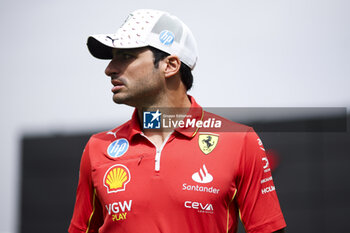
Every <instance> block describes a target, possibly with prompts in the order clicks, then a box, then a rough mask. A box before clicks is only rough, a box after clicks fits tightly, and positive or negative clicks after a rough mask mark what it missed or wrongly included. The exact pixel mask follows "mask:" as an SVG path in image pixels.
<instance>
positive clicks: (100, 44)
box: [87, 35, 114, 59]
mask: <svg viewBox="0 0 350 233" xmlns="http://www.w3.org/2000/svg"><path fill="white" fill-rule="evenodd" d="M107 36H108V35H103V36H102V35H94V36H89V38H88V40H87V46H88V49H89V51H90V53H91V55H92V56H94V57H96V58H98V59H112V58H113V53H112V49H113V48H114V46H113V41H112V40H110V41H108V40H106V38H107Z"/></svg>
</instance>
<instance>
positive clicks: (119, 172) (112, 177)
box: [103, 164, 131, 193]
mask: <svg viewBox="0 0 350 233" xmlns="http://www.w3.org/2000/svg"><path fill="white" fill-rule="evenodd" d="M130 179H131V176H130V171H129V169H128V168H127V167H125V166H124V165H122V164H116V165H113V166H112V167H110V168H109V169H108V170H107V171H106V174H105V176H104V177H103V185H104V186H105V187H106V188H107V193H117V192H121V191H125V187H126V185H127V183H129V182H130Z"/></svg>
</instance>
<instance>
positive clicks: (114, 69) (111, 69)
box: [105, 59, 120, 77]
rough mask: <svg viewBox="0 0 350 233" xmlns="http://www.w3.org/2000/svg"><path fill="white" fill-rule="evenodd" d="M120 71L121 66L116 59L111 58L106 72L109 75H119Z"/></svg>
mask: <svg viewBox="0 0 350 233" xmlns="http://www.w3.org/2000/svg"><path fill="white" fill-rule="evenodd" d="M119 73H120V68H119V65H118V63H117V62H116V60H114V59H113V60H111V61H110V62H109V64H108V65H107V67H106V70H105V74H106V75H107V76H109V77H111V76H112V75H118V74H119Z"/></svg>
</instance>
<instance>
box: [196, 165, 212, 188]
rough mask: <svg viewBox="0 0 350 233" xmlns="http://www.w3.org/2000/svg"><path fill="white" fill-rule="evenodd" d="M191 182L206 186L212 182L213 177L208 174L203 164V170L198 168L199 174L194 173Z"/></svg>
mask: <svg viewBox="0 0 350 233" xmlns="http://www.w3.org/2000/svg"><path fill="white" fill-rule="evenodd" d="M192 180H194V181H196V182H197V183H201V184H206V183H210V182H212V181H213V176H212V175H210V174H209V172H208V170H207V168H206V167H205V164H203V169H202V168H200V169H199V172H196V173H194V174H193V175H192Z"/></svg>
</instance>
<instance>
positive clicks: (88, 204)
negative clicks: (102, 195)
mask: <svg viewBox="0 0 350 233" xmlns="http://www.w3.org/2000/svg"><path fill="white" fill-rule="evenodd" d="M90 144H91V140H90V141H89V142H88V144H87V145H86V147H85V150H84V152H83V155H82V158H81V162H80V171H79V183H78V188H77V193H76V201H75V206H74V212H73V217H72V220H71V223H70V226H69V229H68V232H69V233H81V232H98V228H99V227H100V226H101V225H102V224H103V213H102V207H101V204H100V202H99V200H98V197H97V195H96V190H95V189H94V186H93V182H92V178H91V160H90V154H89V147H90V146H91V145H90Z"/></svg>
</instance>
